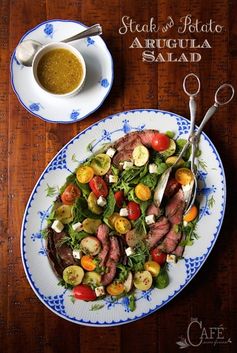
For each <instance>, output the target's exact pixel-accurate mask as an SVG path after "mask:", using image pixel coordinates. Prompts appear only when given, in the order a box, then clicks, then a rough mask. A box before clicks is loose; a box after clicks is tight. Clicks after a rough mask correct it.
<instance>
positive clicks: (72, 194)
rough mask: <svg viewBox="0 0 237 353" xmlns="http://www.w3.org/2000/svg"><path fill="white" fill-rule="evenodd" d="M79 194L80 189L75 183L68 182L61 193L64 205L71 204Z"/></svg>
mask: <svg viewBox="0 0 237 353" xmlns="http://www.w3.org/2000/svg"><path fill="white" fill-rule="evenodd" d="M80 196H81V190H80V189H79V188H78V187H77V186H76V185H75V184H69V185H68V186H67V187H66V189H65V190H64V192H63V193H62V195H61V200H62V203H63V204H64V205H73V204H74V202H75V200H76V198H78V197H80Z"/></svg>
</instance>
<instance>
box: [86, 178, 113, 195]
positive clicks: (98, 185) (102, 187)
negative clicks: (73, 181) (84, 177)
mask: <svg viewBox="0 0 237 353" xmlns="http://www.w3.org/2000/svg"><path fill="white" fill-rule="evenodd" d="M89 185H90V188H91V190H92V191H93V193H94V194H95V196H96V197H97V198H98V197H100V196H103V197H106V196H108V193H109V190H108V186H107V185H106V182H105V181H104V179H102V178H101V177H100V176H98V175H96V176H94V178H92V179H91V181H90V182H89Z"/></svg>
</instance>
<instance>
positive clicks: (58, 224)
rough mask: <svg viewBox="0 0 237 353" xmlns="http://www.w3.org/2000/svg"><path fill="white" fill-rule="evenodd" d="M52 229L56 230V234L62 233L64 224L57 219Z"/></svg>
mask: <svg viewBox="0 0 237 353" xmlns="http://www.w3.org/2000/svg"><path fill="white" fill-rule="evenodd" d="M51 228H52V229H53V230H55V232H56V233H61V231H62V230H63V228H64V224H62V222H60V221H58V220H57V219H56V220H55V221H54V222H53V224H52V225H51Z"/></svg>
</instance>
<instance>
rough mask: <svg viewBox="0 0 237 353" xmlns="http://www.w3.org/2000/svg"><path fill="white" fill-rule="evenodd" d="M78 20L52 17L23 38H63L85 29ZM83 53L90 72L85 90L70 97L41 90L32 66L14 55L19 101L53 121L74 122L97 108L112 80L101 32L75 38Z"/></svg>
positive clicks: (14, 84) (13, 77)
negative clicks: (89, 36)
mask: <svg viewBox="0 0 237 353" xmlns="http://www.w3.org/2000/svg"><path fill="white" fill-rule="evenodd" d="M85 27H86V26H85V25H83V24H82V23H80V22H77V21H69V20H50V21H46V22H43V23H41V24H39V25H38V26H36V27H35V28H33V29H31V30H30V31H28V32H27V33H26V34H25V35H24V36H23V37H22V38H21V41H23V40H26V39H34V40H36V41H39V42H40V43H42V44H46V43H50V42H52V41H56V42H57V41H60V40H63V39H65V38H68V37H71V36H73V35H75V34H77V33H79V32H81V31H82V30H84V29H85ZM71 45H73V46H74V47H75V48H77V49H78V50H79V51H80V52H81V54H82V55H83V57H84V59H85V62H86V67H87V76H86V81H85V85H84V87H83V90H82V91H81V92H80V93H79V94H78V95H76V96H74V97H70V98H57V97H53V96H51V95H49V94H47V93H44V92H42V91H41V90H40V89H39V88H38V87H37V85H36V83H35V82H34V80H33V73H32V68H29V67H24V66H22V65H20V64H19V62H17V59H16V57H15V51H14V53H13V55H12V58H11V64H10V69H11V83H12V87H13V90H14V92H15V93H16V95H17V97H18V99H19V101H20V103H21V104H22V105H23V106H24V107H25V109H26V110H28V111H29V112H30V113H31V114H33V115H35V116H37V117H39V118H41V119H43V120H46V121H48V122H54V123H65V124H66V123H73V122H75V121H79V120H82V119H84V118H85V117H87V116H88V115H89V114H91V113H93V112H94V111H95V110H97V109H98V108H99V107H100V106H101V105H102V103H103V101H104V100H105V98H106V97H107V95H108V93H109V91H110V89H111V87H112V83H113V60H112V57H111V54H110V52H109V50H108V48H107V46H106V44H105V43H104V41H103V39H102V38H101V37H99V36H96V37H91V38H86V39H81V40H78V41H75V42H72V43H71Z"/></svg>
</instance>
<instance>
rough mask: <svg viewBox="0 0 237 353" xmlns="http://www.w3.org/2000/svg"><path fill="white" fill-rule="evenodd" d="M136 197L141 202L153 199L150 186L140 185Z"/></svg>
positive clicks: (137, 187) (136, 189) (136, 190)
mask: <svg viewBox="0 0 237 353" xmlns="http://www.w3.org/2000/svg"><path fill="white" fill-rule="evenodd" d="M135 195H136V196H137V198H139V200H141V201H147V200H149V199H150V198H151V190H150V188H149V187H148V186H146V185H144V184H142V183H140V184H138V185H137V186H136V187H135Z"/></svg>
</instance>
